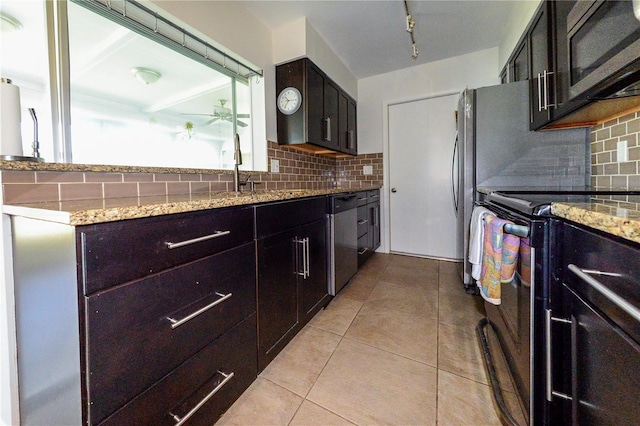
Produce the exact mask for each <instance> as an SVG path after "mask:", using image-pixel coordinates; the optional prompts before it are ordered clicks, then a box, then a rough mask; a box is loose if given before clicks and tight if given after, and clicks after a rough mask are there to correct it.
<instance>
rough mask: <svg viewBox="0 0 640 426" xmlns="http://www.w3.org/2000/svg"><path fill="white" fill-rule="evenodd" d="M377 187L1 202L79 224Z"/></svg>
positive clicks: (8, 208) (7, 209)
mask: <svg viewBox="0 0 640 426" xmlns="http://www.w3.org/2000/svg"><path fill="white" fill-rule="evenodd" d="M378 188H379V187H377V186H376V187H367V188H358V189H357V190H355V189H344V188H335V189H315V190H312V189H309V190H307V189H282V190H258V191H255V192H250V191H247V192H240V193H236V192H219V193H206V194H191V195H189V194H186V195H166V196H154V197H129V198H106V199H94V200H78V201H61V202H58V201H56V202H40V203H24V204H5V205H3V206H2V213H4V214H8V215H15V216H23V217H28V218H32V219H40V220H47V221H51V222H57V223H62V224H66V225H73V226H78V225H92V224H96V223H103V222H114V221H118V220H126V219H138V218H143V217H152V216H161V215H166V214H175V213H186V212H192V211H199V210H209V209H215V208H222V207H231V206H241V205H250V204H260V203H266V202H273V201H283V200H291V199H295V198H305V197H314V196H318V195H329V194H338V193H342V192H358V191H366V190H370V189H378Z"/></svg>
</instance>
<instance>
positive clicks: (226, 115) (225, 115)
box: [183, 99, 250, 127]
mask: <svg viewBox="0 0 640 426" xmlns="http://www.w3.org/2000/svg"><path fill="white" fill-rule="evenodd" d="M218 102H220V106H218V105H214V106H213V113H212V114H183V115H206V116H209V117H213V118H212V119H210V120H208V121H207V122H205V123H204V125H205V126H208V125H209V124H213V123H215V122H216V121H219V120H222V121H228V122H232V121H233V113H232V111H231V108H225V106H224V105H225V104H226V103H227V100H226V99H218ZM236 117H237V118H249V117H250V115H249V114H237V116H236ZM236 123H237V124H238V126H240V127H247V126H248V124H247V123H244V122H242V121H240V120H237V121H236Z"/></svg>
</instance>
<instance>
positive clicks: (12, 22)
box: [0, 12, 22, 33]
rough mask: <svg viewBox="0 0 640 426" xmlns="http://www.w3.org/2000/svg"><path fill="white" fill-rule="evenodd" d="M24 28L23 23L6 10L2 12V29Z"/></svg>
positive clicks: (15, 29)
mask: <svg viewBox="0 0 640 426" xmlns="http://www.w3.org/2000/svg"><path fill="white" fill-rule="evenodd" d="M21 29H22V23H21V22H20V21H18V20H17V19H16V18H14V17H13V16H11V15H8V14H6V13H5V12H0V31H2V32H7V33H8V32H12V31H18V30H21Z"/></svg>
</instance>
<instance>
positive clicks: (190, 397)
mask: <svg viewBox="0 0 640 426" xmlns="http://www.w3.org/2000/svg"><path fill="white" fill-rule="evenodd" d="M256 366H257V361H256V316H255V314H254V315H251V316H250V317H249V318H247V319H246V320H244V321H243V322H242V323H241V324H239V325H238V326H237V327H234V328H233V329H231V330H230V331H229V332H227V333H226V334H224V335H223V336H221V337H220V338H219V339H217V340H216V341H214V342H212V343H211V344H209V345H208V346H206V347H205V348H204V349H202V350H201V351H200V352H198V353H197V354H196V355H195V356H193V357H192V358H190V359H189V360H187V361H186V362H185V363H184V364H182V365H181V366H180V367H178V368H177V369H176V370H174V371H173V372H172V373H171V374H169V375H168V376H166V377H165V378H163V379H162V380H161V381H159V382H158V383H156V384H154V385H153V386H152V387H150V388H149V389H148V390H146V391H145V392H144V393H142V394H141V395H140V396H138V397H137V398H135V399H134V400H132V401H131V402H130V403H129V404H127V405H126V406H124V407H123V408H122V409H121V410H119V411H118V412H116V413H114V414H113V415H112V416H111V417H109V418H107V419H106V420H105V421H104V422H103V423H102V424H103V425H114V426H122V425H136V426H138V425H167V426H175V424H176V423H177V422H178V421H177V420H176V419H175V418H174V417H173V416H174V415H175V416H177V417H179V418H180V419H183V418H184V417H185V416H186V415H187V413H189V412H190V411H191V410H193V408H194V407H196V406H197V405H198V403H200V402H202V401H203V400H205V399H206V398H207V396H209V395H210V394H211V393H212V392H213V391H214V390H215V389H216V388H218V391H217V392H216V393H215V394H213V396H211V397H210V398H209V399H208V400H207V401H206V402H205V403H204V404H203V405H202V406H201V407H200V408H199V409H198V410H197V411H196V412H195V413H194V414H193V415H192V416H191V417H190V418H189V420H188V421H187V422H186V424H189V425H207V426H211V425H212V424H214V423H215V421H216V420H217V419H218V418H219V417H220V416H221V415H222V414H223V413H224V412H225V411H226V410H227V408H229V407H230V406H231V404H233V402H234V401H235V400H236V399H237V398H238V397H239V396H240V395H241V394H242V392H244V390H245V389H247V388H248V387H249V385H251V383H252V382H253V381H254V380H255V378H256V376H257V367H256ZM221 373H224V374H226V375H227V377H226V378H225V376H224V375H223V374H221ZM231 373H233V376H231V377H229V376H230V375H231ZM227 379H228V380H227ZM225 380H226V382H225ZM223 383H224V384H223Z"/></svg>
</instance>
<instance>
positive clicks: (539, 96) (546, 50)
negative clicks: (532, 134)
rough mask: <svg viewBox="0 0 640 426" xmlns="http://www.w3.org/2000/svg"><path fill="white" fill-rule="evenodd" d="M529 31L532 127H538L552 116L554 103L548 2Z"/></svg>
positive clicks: (544, 4)
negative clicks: (551, 105) (551, 107)
mask: <svg viewBox="0 0 640 426" xmlns="http://www.w3.org/2000/svg"><path fill="white" fill-rule="evenodd" d="M534 22H535V23H534V24H533V26H532V27H531V31H530V33H529V49H530V52H531V62H530V63H531V86H530V87H531V96H530V97H529V100H530V103H531V104H530V110H531V128H532V129H538V128H540V127H542V126H543V125H544V124H546V123H547V122H548V121H549V119H550V117H551V109H550V108H549V107H548V105H549V104H552V103H553V99H552V91H551V87H552V86H553V84H552V82H553V77H554V76H553V74H551V75H549V74H548V73H549V72H551V71H552V70H551V51H550V46H549V28H550V22H549V12H548V10H547V2H545V3H543V4H542V6H541V9H540V10H539V11H538V13H537V15H536V17H535V20H534Z"/></svg>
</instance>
